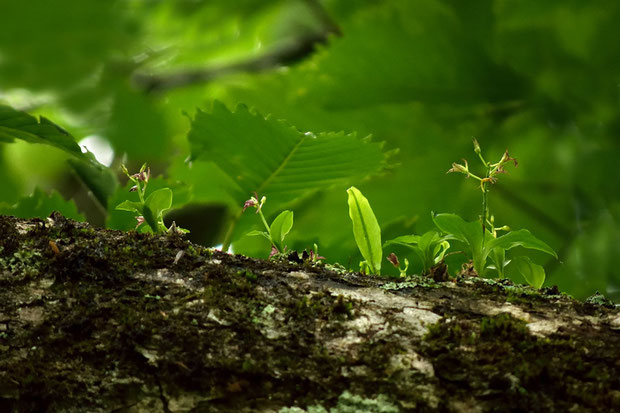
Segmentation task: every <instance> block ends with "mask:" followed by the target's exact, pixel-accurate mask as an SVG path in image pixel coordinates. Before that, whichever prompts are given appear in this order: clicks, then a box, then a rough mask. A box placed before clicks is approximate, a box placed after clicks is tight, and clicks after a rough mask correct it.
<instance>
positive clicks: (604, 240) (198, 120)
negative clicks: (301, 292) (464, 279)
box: [0, 0, 620, 299]
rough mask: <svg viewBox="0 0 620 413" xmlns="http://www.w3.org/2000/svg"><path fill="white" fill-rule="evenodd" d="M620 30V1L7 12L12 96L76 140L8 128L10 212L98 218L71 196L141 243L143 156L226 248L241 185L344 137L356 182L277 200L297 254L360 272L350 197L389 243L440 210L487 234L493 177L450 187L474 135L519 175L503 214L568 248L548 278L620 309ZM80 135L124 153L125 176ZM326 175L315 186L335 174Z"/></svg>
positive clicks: (305, 0)
mask: <svg viewBox="0 0 620 413" xmlns="http://www.w3.org/2000/svg"><path fill="white" fill-rule="evenodd" d="M619 18H620V3H618V2H617V1H612V0H596V1H590V2H583V1H579V2H578V1H560V0H549V1H544V2H541V1H533V0H525V1H520V2H514V1H507V0H478V1H475V2H464V1H457V0H441V1H438V0H432V1H431V0H402V1H398V0H387V1H376V0H280V1H276V0H273V1H264V0H261V1H258V0H242V1H235V2H231V1H222V0H210V1H207V0H175V1H142V0H138V1H132V2H127V1H121V0H116V1H105V2H101V1H97V0H58V1H55V2H49V1H44V0H33V1H31V2H29V3H28V7H26V6H24V5H23V4H21V3H16V2H7V4H4V5H3V8H2V13H0V27H2V30H0V103H2V104H4V105H6V106H9V107H10V108H13V109H15V110H18V111H20V112H21V113H23V114H28V115H31V116H33V118H28V119H29V121H32V119H34V120H35V121H37V122H38V124H39V125H43V126H45V127H46V128H48V129H47V131H58V134H56V135H57V136H56V137H57V138H62V139H61V140H58V141H56V143H52V142H48V143H50V144H51V146H50V145H41V144H32V143H31V142H27V141H24V140H21V139H20V137H19V136H18V137H17V139H16V140H15V142H13V143H10V142H9V141H10V140H13V138H15V136H13V135H10V133H9V132H6V129H1V128H2V127H3V126H5V127H6V126H7V125H6V124H5V125H0V131H3V132H0V134H1V137H0V139H2V143H0V158H1V159H0V182H2V184H1V185H0V202H1V203H2V205H3V209H2V212H3V213H11V211H13V212H12V213H13V214H16V215H22V216H28V215H30V216H35V215H41V214H47V210H48V209H49V208H48V207H47V206H46V202H49V203H50V204H49V205H51V207H52V208H56V209H61V210H62V212H64V213H66V214H68V215H70V216H72V217H76V218H79V217H80V216H79V215H78V212H77V210H76V209H74V208H73V209H72V207H74V206H75V205H73V202H70V201H69V200H73V201H74V202H75V204H77V207H78V209H79V213H80V214H81V215H82V216H84V217H85V219H88V220H89V221H91V222H92V223H94V224H95V225H104V224H106V223H107V225H108V226H109V227H111V228H123V229H128V228H133V226H134V225H135V220H134V218H133V216H132V215H131V214H130V213H125V212H123V211H114V207H115V205H116V204H118V203H119V202H120V201H122V200H124V199H131V195H132V194H129V195H127V193H126V192H125V191H126V190H127V187H125V186H124V185H125V183H126V182H125V179H124V178H123V177H122V176H121V174H119V172H120V170H119V165H120V163H121V162H124V163H126V164H127V165H128V167H129V169H130V170H132V171H133V170H137V169H138V168H139V167H140V165H142V163H143V162H145V161H146V162H148V163H149V166H150V167H151V170H152V172H153V175H154V177H155V176H156V177H157V179H156V180H155V181H153V186H152V188H151V189H153V190H154V189H157V188H161V187H164V186H170V187H171V188H172V189H173V192H174V200H173V208H175V209H176V210H175V211H174V213H177V214H179V215H177V216H178V219H179V220H181V219H184V220H185V222H184V225H182V226H184V227H189V229H190V230H192V226H193V227H194V228H195V229H194V231H193V232H194V234H193V235H192V236H197V237H198V235H199V234H197V233H198V232H205V231H206V232H211V233H212V234H211V235H210V236H208V237H206V236H205V237H203V238H202V239H209V240H210V241H209V242H208V243H209V244H210V245H217V244H219V243H221V241H222V240H223V238H224V236H225V233H226V230H227V225H228V223H229V222H230V219H231V218H235V217H237V216H239V212H240V208H241V206H242V201H243V199H244V197H247V198H249V196H250V195H251V194H250V193H245V192H247V190H248V189H249V188H250V187H251V186H252V185H249V184H248V183H247V181H243V182H242V181H240V180H239V177H240V176H241V177H249V178H251V179H256V177H257V176H258V175H260V173H263V172H264V170H263V169H261V168H262V167H267V169H269V167H270V165H272V163H274V162H275V163H276V164H277V165H280V163H278V162H279V161H278V159H279V158H277V156H276V155H277V154H278V153H279V152H278V151H280V150H282V146H281V145H280V144H282V140H284V141H287V139H288V141H287V142H289V141H291V142H292V141H294V139H298V138H299V137H304V136H315V137H317V138H318V137H325V138H327V137H332V138H333V137H340V139H341V140H343V142H344V140H346V142H348V143H346V145H349V146H344V147H341V148H340V149H339V150H338V153H332V154H329V156H332V157H333V158H326V163H332V164H334V163H336V162H341V161H342V160H343V159H347V156H349V159H350V162H351V164H350V165H349V166H350V170H349V171H347V174H346V175H342V176H341V179H328V180H326V181H325V182H323V183H322V184H319V182H318V181H316V180H315V181H312V182H315V184H314V185H313V186H312V188H311V189H312V190H307V191H306V190H304V191H300V192H297V193H295V194H294V196H284V197H282V196H280V195H281V194H279V195H278V194H275V193H274V194H273V195H271V194H269V193H265V194H259V195H261V196H262V195H266V196H267V198H268V201H267V203H266V205H265V212H266V214H267V216H268V217H270V219H273V217H275V216H276V215H277V213H278V212H279V211H280V210H282V209H284V208H287V209H291V210H293V211H294V213H295V226H294V227H293V229H292V231H291V233H290V234H289V235H288V237H287V239H286V243H287V244H288V245H289V248H298V249H303V248H311V247H312V244H313V243H315V242H316V243H318V244H319V247H320V253H321V255H323V256H325V257H327V261H329V262H335V261H338V262H340V263H342V264H344V265H346V266H349V267H351V268H355V267H356V266H357V263H358V262H359V260H360V259H361V256H360V255H359V252H358V251H357V248H356V245H355V241H354V238H353V234H352V230H351V223H350V220H349V218H348V213H347V212H348V209H347V196H346V191H345V190H346V188H347V187H348V186H351V185H355V186H356V187H358V188H359V189H360V190H361V191H362V193H363V194H364V196H366V197H367V198H368V200H369V202H370V204H371V206H372V208H373V211H374V212H375V214H376V216H377V219H378V221H379V223H380V224H381V226H382V230H383V238H384V239H386V240H387V239H390V238H393V237H396V236H398V235H406V234H412V233H415V234H422V233H424V232H426V231H427V230H429V229H431V228H432V221H431V211H435V212H439V213H442V212H449V213H458V214H460V215H461V216H462V217H463V218H465V219H466V220H468V221H473V220H475V219H476V218H477V216H478V215H479V213H480V212H479V210H480V191H479V189H478V186H477V184H476V182H474V181H473V180H464V179H462V176H457V175H456V174H451V175H446V174H445V172H446V171H447V170H448V169H449V168H450V165H451V163H452V162H455V161H458V160H459V159H460V158H463V157H465V158H467V159H468V160H469V161H470V165H471V166H472V167H473V168H475V167H476V162H475V161H476V160H475V155H474V154H473V152H472V148H471V139H472V137H476V138H477V139H478V141H479V142H480V143H481V145H482V148H483V150H484V151H485V153H486V154H487V159H492V160H494V159H499V158H500V156H501V154H502V153H503V152H504V150H505V149H508V150H509V151H510V154H511V155H512V156H514V157H516V158H517V159H518V160H519V167H518V168H511V169H510V171H509V174H507V175H503V176H501V179H500V180H499V182H498V183H497V184H496V185H495V186H494V187H493V188H491V194H490V206H491V211H492V212H493V213H494V215H495V222H496V223H498V224H499V225H504V224H506V225H509V226H510V227H511V228H513V229H520V228H527V229H528V230H530V231H531V232H532V233H533V234H534V235H535V236H536V237H537V238H539V239H541V240H544V241H545V242H546V243H548V244H549V245H551V246H552V247H553V248H554V249H555V250H556V251H557V252H558V256H559V259H558V260H555V259H553V258H550V257H547V256H545V254H541V255H537V253H532V255H531V257H532V259H533V261H534V262H536V263H539V264H544V267H545V270H546V272H547V280H546V281H545V284H546V285H551V284H557V285H558V286H559V287H560V289H561V290H563V291H566V292H568V293H570V294H573V295H575V296H577V297H585V296H587V295H590V294H592V293H594V292H595V291H597V290H598V291H600V292H604V293H605V294H606V295H609V296H611V297H612V298H616V299H620V290H619V287H620V271H618V267H619V265H618V263H617V261H616V258H617V257H618V256H620V225H619V223H618V220H619V219H620V173H618V158H619V155H620V150H619V146H620V139H619V138H620V110H619V109H620V107H619V106H620V86H619V85H620V59H619V58H618V56H620V42H618V41H617V39H618V38H620V27H619V26H618V24H617V21H618V20H619ZM316 39H323V40H325V41H322V42H312V40H316ZM302 46H304V47H302ZM283 50H285V51H286V50H289V51H290V50H294V51H296V53H288V54H286V53H285V54H282V51H283ZM283 56H284V57H283ZM248 62H250V63H248ZM252 62H258V63H255V64H251V63H252ZM196 73H202V74H203V77H202V78H200V77H198V78H196V76H195V74H196ZM204 73H207V74H208V76H206V77H204ZM192 74H194V77H192ZM216 101H217V102H221V103H216ZM239 105H242V106H239ZM7 110H8V109H7ZM7 110H4V112H2V113H7ZM40 116H43V118H40ZM265 118H266V119H265ZM45 119H49V120H50V121H51V122H53V124H56V125H60V126H61V127H62V129H64V130H66V131H67V134H64V133H63V132H61V131H60V130H59V129H55V127H52V125H51V124H47V121H46V120H45ZM0 122H2V121H1V120H0ZM203 122H204V125H202V123H203ZM32 125H33V124H32ZM32 125H31V126H32ZM199 126H200V127H203V126H204V128H205V129H204V130H205V131H206V132H205V133H202V134H200V136H199V137H198V136H197V135H195V131H196V130H197V128H198V127H199ZM49 128H52V129H49ZM256 128H259V129H260V131H259V130H258V129H256ZM261 131H262V132H261ZM54 133H55V132H54ZM228 133H230V135H228ZM306 133H309V134H310V135H306ZM67 136H70V137H74V139H75V141H77V142H79V141H80V140H81V139H82V138H85V137H87V136H97V137H99V139H101V140H102V141H105V142H108V144H109V145H110V146H111V148H112V150H113V151H114V157H113V163H112V164H111V168H112V169H111V170H108V169H107V168H100V167H99V166H98V165H96V164H94V163H92V162H91V161H92V160H91V159H90V157H88V156H86V155H85V156H81V155H80V154H79V153H77V152H76V151H75V146H73V145H71V144H70V143H69V144H68V145H69V146H67V141H66V137H67ZM231 136H235V137H236V138H237V139H240V140H239V141H235V142H238V143H237V144H235V143H231V142H232V141H230V140H229V139H232V138H231ZM368 136H372V138H369V139H366V140H365V139H364V138H366V137H368ZM345 138H346V139H345ZM244 139H245V140H246V141H245V142H244ZM254 139H256V140H254ZM31 141H32V139H31ZM250 142H254V143H255V145H249V144H248V143H250ZM343 144H344V143H343ZM381 145H383V146H381ZM67 148H71V149H70V150H69V151H67ZM63 149H64V150H63ZM89 149H91V151H93V152H95V153H97V151H95V150H94V148H92V147H91V148H89ZM212 149H213V151H212ZM216 149H217V151H220V152H217V151H216ZM396 149H398V150H399V152H398V153H394V150H396ZM216 153H217V154H218V156H217V157H216V156H215V154H216ZM271 155H274V156H273V157H270V156H271ZM327 156H328V155H326V157H327ZM189 157H191V158H192V159H193V161H192V162H189V163H188V162H186V159H187V158H189ZM328 159H331V161H329V162H328ZM66 161H69V162H66ZM259 165H262V167H259ZM277 165H276V168H277ZM322 167H325V165H324V164H321V163H319V164H317V166H316V169H319V168H322ZM234 168H238V169H239V170H240V171H241V172H243V173H244V174H234V173H233V169H234ZM257 168H258V169H257ZM312 168H315V167H314V166H312V167H311V170H310V172H308V174H307V175H304V174H301V176H299V179H300V180H301V182H302V184H301V185H302V186H303V182H304V180H305V181H308V182H309V181H311V180H312V179H314V178H313V176H314V177H315V178H316V176H317V175H320V174H323V172H320V171H319V172H317V171H316V170H314V169H312ZM326 170H327V169H326ZM110 171H111V172H113V174H111V173H110ZM293 172H295V171H293ZM114 175H115V176H114ZM274 183H275V182H274ZM36 188H42V189H43V190H44V191H45V192H41V191H40V190H38V189H36ZM255 189H258V188H255ZM52 190H53V191H57V192H52ZM90 193H93V194H94V196H92V195H90ZM59 194H60V195H59ZM289 195H290V194H289ZM240 201H241V203H240ZM183 208H185V209H183ZM183 211H185V212H183ZM183 214H185V216H183ZM175 219H176V218H175ZM186 222H187V223H189V225H188V224H187V223H186ZM252 229H260V222H259V221H258V219H257V217H256V216H255V214H253V213H251V212H249V211H246V213H245V214H243V215H241V219H240V221H239V223H238V225H237V226H236V229H235V231H234V235H233V237H232V238H233V240H234V242H233V247H234V250H235V251H238V252H244V253H247V254H252V255H257V256H267V254H268V253H269V248H268V246H267V245H266V244H265V242H266V240H262V239H259V237H245V236H243V234H244V233H245V232H247V231H249V230H252ZM197 239H198V238H197ZM517 249H518V248H517ZM520 252H524V251H520ZM385 255H387V254H385ZM410 261H411V262H412V267H411V268H412V270H414V271H419V269H420V267H419V265H418V267H416V265H417V264H416V262H417V260H416V258H415V256H412V257H410ZM383 264H384V265H383V267H384V268H386V269H387V268H388V267H390V266H389V265H386V264H387V263H383ZM418 264H419V263H418ZM449 264H450V265H451V270H452V271H455V270H457V269H458V266H459V265H460V262H458V261H454V262H449ZM517 281H519V282H521V280H518V279H517Z"/></svg>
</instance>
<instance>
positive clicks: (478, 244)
mask: <svg viewBox="0 0 620 413" xmlns="http://www.w3.org/2000/svg"><path fill="white" fill-rule="evenodd" d="M433 221H434V222H435V225H436V226H437V228H439V229H440V230H441V231H442V232H444V233H446V234H449V235H452V236H453V237H454V238H455V239H457V240H459V241H462V242H464V243H465V244H467V245H468V246H469V248H470V250H471V253H472V259H473V261H474V269H475V270H476V272H477V273H478V274H479V275H481V276H482V275H484V264H485V259H486V257H485V256H484V254H483V252H482V225H481V224H480V222H477V221H473V222H467V221H465V220H464V219H463V218H461V217H460V216H458V215H456V214H437V215H434V216H433Z"/></svg>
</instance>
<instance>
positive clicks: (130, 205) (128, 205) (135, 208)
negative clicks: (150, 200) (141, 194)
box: [116, 201, 142, 214]
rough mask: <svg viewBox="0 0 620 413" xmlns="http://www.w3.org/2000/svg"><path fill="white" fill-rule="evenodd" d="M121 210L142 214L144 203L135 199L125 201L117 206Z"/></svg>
mask: <svg viewBox="0 0 620 413" xmlns="http://www.w3.org/2000/svg"><path fill="white" fill-rule="evenodd" d="M116 209H118V210H119V211H129V212H138V213H140V214H142V203H141V202H134V201H123V202H121V203H120V204H118V205H117V206H116Z"/></svg>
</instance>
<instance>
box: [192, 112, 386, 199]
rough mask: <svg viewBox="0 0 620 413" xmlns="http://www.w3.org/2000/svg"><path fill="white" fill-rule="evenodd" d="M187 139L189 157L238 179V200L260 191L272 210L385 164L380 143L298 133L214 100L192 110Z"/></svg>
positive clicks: (236, 189)
mask: <svg viewBox="0 0 620 413" xmlns="http://www.w3.org/2000/svg"><path fill="white" fill-rule="evenodd" d="M188 139H189V142H190V145H191V157H192V159H195V160H203V161H211V162H213V163H215V164H216V165H217V166H218V167H219V168H220V169H221V170H222V171H224V172H225V173H226V174H227V175H228V176H230V177H231V178H232V179H233V180H234V181H235V182H236V184H237V185H238V188H229V189H230V191H231V192H234V197H235V199H236V200H237V202H238V203H239V204H241V203H242V202H243V201H244V200H245V199H246V198H247V196H248V194H250V193H252V192H258V193H259V194H260V195H267V196H268V198H269V203H270V207H271V208H274V209H277V207H278V206H279V205H280V203H286V202H290V201H292V200H294V199H296V198H298V197H301V196H304V195H307V194H308V193H310V192H311V191H314V190H318V189H324V188H327V187H329V186H331V185H334V184H347V183H349V182H351V181H353V180H360V179H362V178H364V177H366V176H368V175H371V174H373V173H376V172H379V171H380V170H381V169H382V168H383V167H384V165H385V163H386V154H385V153H384V152H383V151H382V148H381V146H382V145H381V144H380V143H375V142H371V141H370V140H369V139H359V138H358V137H357V136H356V135H355V134H350V135H345V134H344V133H321V134H318V135H314V134H312V133H309V132H308V133H302V132H300V131H299V130H297V129H295V128H294V127H292V126H290V125H289V124H287V123H285V122H284V121H281V120H274V119H270V118H265V117H263V116H261V115H260V114H258V113H252V112H250V111H249V110H248V108H247V107H245V106H243V105H239V106H238V107H237V109H236V111H235V112H230V111H229V110H228V109H227V108H226V107H225V106H224V105H223V104H222V103H220V102H217V101H216V102H214V103H213V108H212V109H211V111H210V112H208V113H207V112H203V111H200V110H199V111H198V112H197V113H196V116H195V118H194V120H193V121H192V127H191V130H190V132H189V135H188Z"/></svg>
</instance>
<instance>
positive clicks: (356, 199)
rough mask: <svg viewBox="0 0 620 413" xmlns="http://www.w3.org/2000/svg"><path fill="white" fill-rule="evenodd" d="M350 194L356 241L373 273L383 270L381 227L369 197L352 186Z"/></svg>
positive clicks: (350, 212) (350, 209)
mask: <svg viewBox="0 0 620 413" xmlns="http://www.w3.org/2000/svg"><path fill="white" fill-rule="evenodd" d="M347 194H348V195H349V200H348V203H349V216H350V217H351V221H352V222H353V235H354V236H355V242H356V243H357V246H358V248H359V250H360V252H361V253H362V256H363V257H364V259H365V260H366V263H367V264H368V266H369V267H370V271H371V272H372V273H373V274H379V273H380V272H381V258H382V256H383V250H382V249H381V227H379V223H378V222H377V218H376V217H375V214H374V212H373V211H372V208H371V207H370V203H369V202H368V199H366V197H365V196H364V195H362V193H361V192H360V191H359V189H357V188H356V187H354V186H352V187H351V188H349V189H347Z"/></svg>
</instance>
